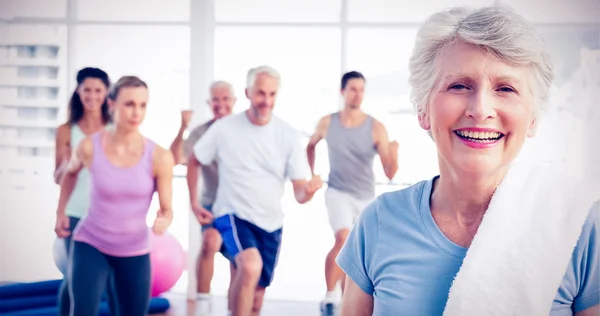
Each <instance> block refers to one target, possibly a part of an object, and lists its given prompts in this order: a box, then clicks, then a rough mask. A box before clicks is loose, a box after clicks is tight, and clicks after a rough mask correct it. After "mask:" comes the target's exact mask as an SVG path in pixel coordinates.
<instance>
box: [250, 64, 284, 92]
mask: <svg viewBox="0 0 600 316" xmlns="http://www.w3.org/2000/svg"><path fill="white" fill-rule="evenodd" d="M259 75H267V76H269V77H272V78H275V79H277V85H279V84H281V75H280V74H279V72H278V71H277V70H275V68H273V67H270V66H259V67H256V68H252V69H250V70H249V71H248V77H247V81H246V88H248V89H250V88H252V87H253V86H254V84H255V83H256V78H258V76H259Z"/></svg>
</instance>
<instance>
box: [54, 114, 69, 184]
mask: <svg viewBox="0 0 600 316" xmlns="http://www.w3.org/2000/svg"><path fill="white" fill-rule="evenodd" d="M70 129H71V126H70V125H69V123H65V124H63V125H61V126H59V127H58V129H57V130H56V142H55V145H54V148H55V154H54V183H56V184H58V185H60V180H61V179H62V177H63V173H64V171H65V168H66V167H67V164H68V163H69V159H71V144H70V141H71V140H70V137H71V131H70Z"/></svg>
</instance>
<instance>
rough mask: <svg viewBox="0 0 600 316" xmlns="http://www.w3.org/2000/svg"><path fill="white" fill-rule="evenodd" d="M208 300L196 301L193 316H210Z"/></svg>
mask: <svg viewBox="0 0 600 316" xmlns="http://www.w3.org/2000/svg"><path fill="white" fill-rule="evenodd" d="M210 305H211V304H210V299H197V300H196V312H195V313H194V315H195V316H211V315H212V314H211V311H210Z"/></svg>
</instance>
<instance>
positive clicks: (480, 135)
mask: <svg viewBox="0 0 600 316" xmlns="http://www.w3.org/2000/svg"><path fill="white" fill-rule="evenodd" d="M456 133H457V134H458V135H460V136H463V137H468V138H473V139H496V138H499V137H500V135H501V134H500V133H497V132H474V131H456Z"/></svg>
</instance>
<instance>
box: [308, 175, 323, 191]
mask: <svg viewBox="0 0 600 316" xmlns="http://www.w3.org/2000/svg"><path fill="white" fill-rule="evenodd" d="M321 187H323V180H321V177H320V176H316V175H313V176H312V178H311V179H310V180H309V181H308V182H307V183H306V187H305V192H306V194H307V195H313V194H315V192H317V191H319V189H320V188H321Z"/></svg>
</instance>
